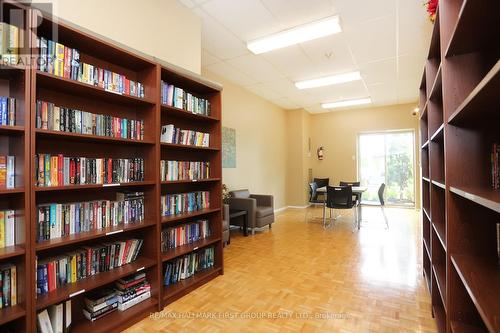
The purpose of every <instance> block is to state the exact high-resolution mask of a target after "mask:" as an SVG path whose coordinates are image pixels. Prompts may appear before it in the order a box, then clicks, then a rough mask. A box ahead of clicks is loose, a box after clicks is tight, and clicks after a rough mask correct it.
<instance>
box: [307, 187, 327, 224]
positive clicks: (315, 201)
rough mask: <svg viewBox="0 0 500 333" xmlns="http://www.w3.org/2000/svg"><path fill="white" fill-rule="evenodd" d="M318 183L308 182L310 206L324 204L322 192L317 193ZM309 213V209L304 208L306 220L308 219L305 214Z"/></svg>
mask: <svg viewBox="0 0 500 333" xmlns="http://www.w3.org/2000/svg"><path fill="white" fill-rule="evenodd" d="M317 189H318V184H316V183H314V182H313V183H309V205H310V206H313V207H314V206H319V205H321V206H323V205H324V204H325V199H324V193H317V192H316V190H317ZM308 214H309V209H306V217H305V219H306V222H307V221H308V219H307V216H308Z"/></svg>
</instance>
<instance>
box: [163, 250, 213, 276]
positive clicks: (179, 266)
mask: <svg viewBox="0 0 500 333" xmlns="http://www.w3.org/2000/svg"><path fill="white" fill-rule="evenodd" d="M214 253H215V252H214V248H213V247H209V248H205V249H202V250H200V251H197V252H191V253H189V254H187V255H185V256H183V257H180V258H177V259H174V260H172V261H169V262H167V264H166V268H165V275H164V279H163V284H164V285H166V286H168V285H171V284H174V283H177V282H179V281H180V280H184V279H187V278H190V277H191V276H193V275H194V274H195V273H197V272H199V271H202V270H204V269H207V268H210V267H212V266H213V265H214Z"/></svg>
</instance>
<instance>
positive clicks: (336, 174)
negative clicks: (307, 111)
mask: <svg viewBox="0 0 500 333" xmlns="http://www.w3.org/2000/svg"><path fill="white" fill-rule="evenodd" d="M414 107H415V104H405V105H395V106H384V107H380V108H370V109H359V110H346V111H338V112H329V113H322V114H317V115H313V116H312V120H311V137H312V147H313V149H312V150H313V158H312V168H313V175H314V177H329V178H330V183H333V184H338V182H339V181H340V180H355V179H357V161H356V151H357V149H356V145H357V134H358V133H360V132H369V131H384V130H396V129H413V130H415V154H416V155H415V160H416V161H419V159H420V158H419V152H420V150H419V149H418V117H416V116H413V115H412V114H411V110H412V109H413V108H414ZM319 146H323V147H324V148H325V157H324V159H323V160H322V161H319V160H318V159H317V158H316V157H315V151H316V148H318V147H319ZM415 171H416V172H415V173H416V175H415V180H416V181H415V183H416V184H417V185H416V186H417V188H416V193H415V198H417V207H420V181H419V179H420V166H419V165H418V164H417V165H416V166H415Z"/></svg>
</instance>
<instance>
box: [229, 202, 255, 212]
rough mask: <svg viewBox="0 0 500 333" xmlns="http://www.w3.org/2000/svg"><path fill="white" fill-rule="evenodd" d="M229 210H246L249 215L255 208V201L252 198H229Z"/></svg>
mask: <svg viewBox="0 0 500 333" xmlns="http://www.w3.org/2000/svg"><path fill="white" fill-rule="evenodd" d="M229 208H231V209H241V210H246V211H248V212H249V213H248V214H250V212H253V211H255V209H256V208H257V200H255V199H253V198H229Z"/></svg>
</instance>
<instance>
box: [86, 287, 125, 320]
mask: <svg viewBox="0 0 500 333" xmlns="http://www.w3.org/2000/svg"><path fill="white" fill-rule="evenodd" d="M83 303H84V304H83V315H84V316H85V318H87V319H88V320H90V321H96V320H97V319H99V318H102V317H104V316H106V315H108V314H110V313H112V312H114V311H116V309H117V308H118V296H117V295H116V291H115V290H114V289H112V288H104V289H98V290H95V291H92V292H90V293H87V294H86V295H85V297H84V299H83Z"/></svg>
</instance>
